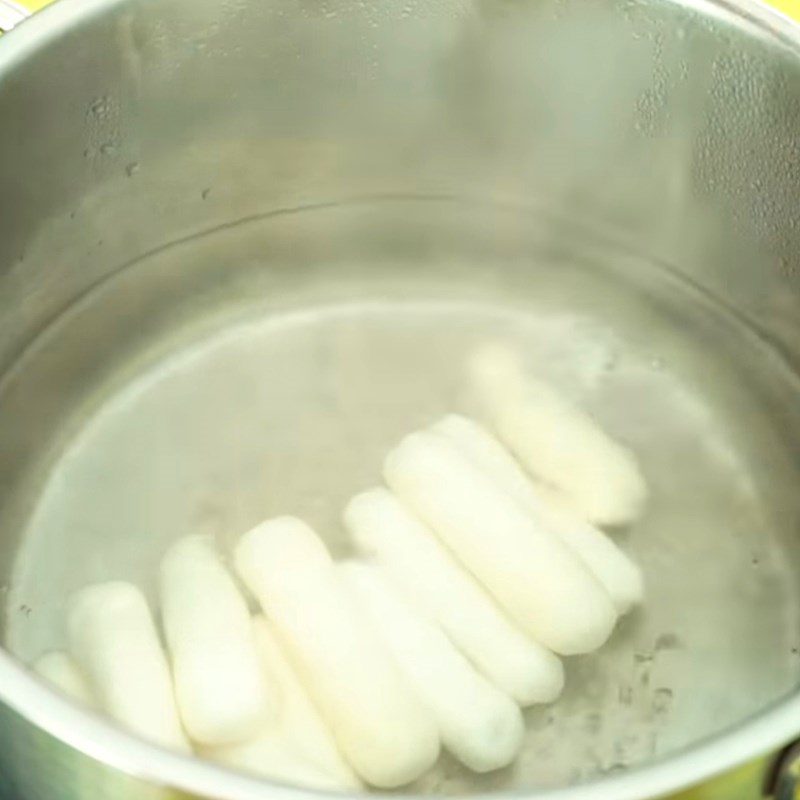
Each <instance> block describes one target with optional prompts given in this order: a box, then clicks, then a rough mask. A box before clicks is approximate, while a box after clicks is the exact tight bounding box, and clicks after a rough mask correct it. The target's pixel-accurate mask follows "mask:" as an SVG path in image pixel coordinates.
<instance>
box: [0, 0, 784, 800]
mask: <svg viewBox="0 0 800 800" xmlns="http://www.w3.org/2000/svg"><path fill="white" fill-rule="evenodd" d="M670 1H671V2H675V3H676V4H677V5H680V6H683V7H686V8H689V9H691V10H693V11H697V12H699V13H704V14H707V15H712V16H715V17H722V18H723V19H724V20H725V21H726V22H727V23H729V24H735V25H739V26H744V27H745V28H746V29H747V31H748V32H749V33H751V34H753V35H757V36H760V37H762V38H766V39H768V40H770V41H771V42H773V43H776V44H780V45H782V47H783V48H785V49H788V50H789V51H791V53H792V54H793V55H794V56H796V57H798V58H800V26H798V25H796V24H795V23H794V22H792V21H791V20H790V19H789V18H788V17H786V16H785V15H783V14H782V13H780V12H778V11H776V10H775V9H773V8H770V7H768V6H766V5H765V4H762V3H761V2H759V0H670ZM126 2H128V0H58V2H56V3H54V4H53V5H51V6H48V7H46V8H45V9H43V10H42V11H40V12H37V13H36V14H35V15H34V16H33V17H32V18H31V19H29V20H27V21H25V23H24V24H23V25H21V26H19V27H18V28H17V29H15V31H14V33H13V35H10V36H9V35H6V36H4V37H3V38H2V41H0V86H2V82H3V79H4V76H6V75H9V74H11V73H12V72H13V70H14V68H15V67H16V66H19V65H21V64H22V63H24V61H25V60H26V59H27V58H29V57H32V56H34V55H35V54H36V53H37V52H39V51H41V50H42V49H43V48H45V47H47V46H48V44H49V43H50V42H51V41H53V40H54V39H56V38H58V37H60V36H62V35H63V33H64V32H65V30H67V29H69V28H70V27H72V26H74V25H77V24H79V23H81V22H84V21H87V20H89V19H91V18H92V17H94V16H95V15H98V14H101V13H103V12H105V11H107V10H108V9H110V8H113V7H115V6H118V5H122V4H124V3H126ZM0 701H1V702H3V703H5V704H6V705H7V706H8V707H9V708H11V709H13V710H14V711H15V712H16V713H17V714H19V715H20V716H21V717H22V718H23V719H25V720H26V721H28V722H30V723H31V724H33V725H35V726H36V727H38V728H40V729H42V730H44V731H45V732H47V733H48V734H50V735H51V736H53V737H55V738H56V739H58V740H60V741H61V742H64V743H65V744H67V745H69V746H70V747H72V748H74V749H76V750H78V751H79V752H81V753H83V754H84V755H86V756H89V757H90V758H92V759H95V760H97V761H99V762H101V763H102V764H104V765H106V766H108V767H111V768H114V769H117V770H119V771H121V772H122V773H124V774H126V775H128V776H130V777H132V778H136V779H139V780H142V781H145V782H148V783H151V784H153V785H157V786H161V787H163V788H164V789H167V790H169V789H173V790H179V791H183V792H190V793H193V794H196V795H198V796H199V797H208V798H212V797H213V798H214V799H215V800H263V798H264V796H265V786H269V792H270V796H271V797H272V798H274V800H300V798H304V800H307V798H308V797H309V796H319V795H330V796H331V797H343V796H344V797H348V796H349V797H352V798H354V800H355V798H357V797H359V796H360V795H357V794H352V793H351V794H349V795H348V794H343V793H332V792H327V791H322V790H306V789H299V788H296V787H291V786H287V785H284V784H281V783H277V782H270V781H265V779H263V778H257V777H249V776H247V775H244V774H241V773H237V772H234V771H232V770H229V769H226V768H224V767H221V766H217V765H214V764H211V763H208V762H203V761H200V760H199V759H195V758H192V757H190V756H186V755H181V754H179V753H173V752H169V751H167V750H164V749H162V748H161V747H158V746H157V745H153V744H150V743H148V742H146V741H144V740H142V739H139V738H138V737H136V736H135V735H133V734H130V733H127V732H125V731H124V730H122V729H120V728H118V727H117V726H115V725H114V724H113V723H112V722H110V721H108V720H106V719H105V718H103V717H101V716H100V715H98V714H95V713H93V712H91V711H88V710H85V709H80V708H78V707H77V706H75V705H74V704H73V703H71V702H70V701H68V700H66V699H65V698H63V697H62V696H61V695H60V694H58V693H57V692H55V691H54V690H53V689H51V688H50V687H48V686H46V685H45V684H44V683H42V682H41V680H40V679H38V678H36V677H35V676H34V675H33V674H32V673H31V672H30V671H29V670H28V669H27V668H26V667H25V666H24V665H22V664H21V663H20V662H19V661H18V660H17V659H16V658H14V657H13V656H12V655H11V654H10V653H8V652H7V651H6V650H5V649H2V648H0ZM799 734H800V692H795V693H792V694H790V695H787V696H786V697H785V698H783V699H781V700H778V701H776V702H775V703H774V704H772V705H770V706H768V707H767V708H765V709H763V710H761V711H760V712H758V713H756V714H755V715H752V716H750V717H748V718H747V719H745V720H743V721H742V722H740V723H738V724H737V725H735V726H733V727H731V728H729V729H726V730H724V731H722V732H720V733H718V734H715V735H713V736H711V737H708V738H706V739H703V740H701V741H699V742H698V743H696V744H695V745H693V746H691V747H688V748H685V749H683V750H681V751H679V752H677V753H673V754H671V755H669V756H665V757H663V758H660V759H657V760H655V761H652V762H648V763H646V764H642V765H639V766H635V767H631V768H630V769H627V770H625V771H624V772H620V773H615V774H614V775H609V776H605V777H602V778H600V779H599V780H595V781H593V782H591V783H586V784H582V785H577V786H571V787H564V788H560V789H555V790H545V791H535V790H534V791H531V790H519V789H517V790H507V791H501V792H492V793H481V794H470V795H462V796H460V800H495V798H498V797H501V798H505V799H506V800H515V799H516V798H520V799H521V798H525V800H534V799H535V800H608V798H609V797H613V798H614V800H641V798H644V797H649V798H655V797H661V796H664V795H667V794H671V793H674V792H676V791H680V790H682V789H685V788H687V787H689V786H692V785H694V784H697V783H701V782H702V781H704V780H707V779H709V778H711V777H713V776H715V775H718V774H720V773H723V772H726V771H728V770H731V769H734V768H736V767H737V766H741V765H743V764H744V763H746V762H747V761H749V760H752V759H755V758H757V757H760V756H763V755H764V754H766V753H769V752H770V751H773V750H775V749H777V748H779V747H781V746H783V745H785V744H786V743H787V742H788V741H790V740H791V739H793V738H795V737H797V736H798V735H799ZM76 769H77V770H80V769H82V767H81V766H76ZM374 796H376V797H385V798H386V800H406V799H407V800H411V799H412V798H417V797H419V795H414V794H408V793H401V794H398V793H392V794H388V793H380V792H377V793H374ZM454 800H459V796H456V798H455V799H454Z"/></svg>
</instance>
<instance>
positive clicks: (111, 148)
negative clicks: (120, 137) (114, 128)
mask: <svg viewBox="0 0 800 800" xmlns="http://www.w3.org/2000/svg"><path fill="white" fill-rule="evenodd" d="M116 152H117V146H116V145H115V144H114V143H113V142H105V143H103V144H101V145H100V155H101V156H113V155H114V154H115V153H116Z"/></svg>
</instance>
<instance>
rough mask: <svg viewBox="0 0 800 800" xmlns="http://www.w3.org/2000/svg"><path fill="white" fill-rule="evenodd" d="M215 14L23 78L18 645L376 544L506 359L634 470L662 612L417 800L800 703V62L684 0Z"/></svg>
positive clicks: (15, 527) (588, 661)
mask: <svg viewBox="0 0 800 800" xmlns="http://www.w3.org/2000/svg"><path fill="white" fill-rule="evenodd" d="M189 11H190V9H189V6H188V4H186V3H182V2H177V0H173V1H171V2H166V3H165V2H163V0H162V1H161V2H158V3H155V2H150V3H148V2H138V3H134V2H129V3H121V2H120V3H116V4H112V5H110V6H109V7H108V8H107V9H106V10H104V12H103V13H102V14H101V13H93V12H92V11H91V10H89V11H86V12H85V14H84V16H83V18H81V19H79V20H77V21H75V22H74V25H73V29H72V32H71V33H70V34H69V35H65V36H63V37H62V38H60V39H58V40H57V41H54V42H52V43H51V45H50V47H48V48H47V49H43V50H41V51H36V52H32V53H29V54H26V53H25V52H24V50H22V49H21V50H20V52H19V53H13V52H12V55H11V57H10V58H9V60H8V61H7V62H3V61H2V59H0V119H2V121H3V122H2V125H0V152H2V153H7V152H8V153H12V154H13V157H11V158H4V159H3V160H1V161H0V197H2V200H0V203H2V204H3V206H2V214H0V320H2V322H0V359H2V360H3V363H4V365H5V367H4V377H3V380H2V383H0V524H1V525H2V531H3V535H2V541H0V552H1V553H2V556H3V557H2V564H0V568H2V571H3V574H2V580H3V582H4V586H5V589H6V593H5V597H6V602H5V615H4V617H5V620H4V633H5V638H6V642H7V645H8V647H9V648H10V649H11V651H12V652H13V653H14V654H16V655H18V656H19V657H20V658H22V659H23V660H29V659H31V658H32V657H35V656H36V655H38V654H39V653H40V652H41V651H42V650H43V649H44V648H46V647H50V646H53V645H54V644H59V636H60V635H61V634H60V631H61V630H62V629H63V604H64V598H65V597H66V595H67V594H68V593H69V592H70V591H71V590H73V589H74V588H76V587H79V586H81V585H83V584H85V583H86V582H87V581H90V580H98V579H105V578H130V579H134V580H137V581H140V582H142V583H143V585H145V586H146V587H147V588H148V589H149V590H152V586H151V583H150V582H151V580H152V575H153V570H154V566H155V564H156V563H157V559H158V556H159V555H160V553H161V552H162V551H163V549H164V547H165V546H166V545H167V543H168V542H170V541H171V540H172V539H174V538H176V537H178V536H180V535H183V534H185V533H189V532H196V531H205V532H209V533H213V534H214V535H215V536H217V537H218V539H219V541H220V542H221V543H223V544H230V543H231V542H232V541H233V540H234V539H235V537H236V536H237V535H238V534H240V533H241V532H243V531H244V530H246V529H247V528H248V527H249V526H250V525H252V524H253V523H255V522H256V521H258V520H259V519H261V518H263V517H265V516H267V515H271V514H277V513H298V514H301V515H303V516H305V517H306V518H308V519H309V521H311V522H313V523H315V524H316V525H318V526H319V529H320V530H321V531H322V532H323V533H324V534H325V535H326V537H327V538H328V540H329V541H330V543H331V545H332V547H333V548H334V550H336V552H345V551H346V543H345V541H344V537H343V535H342V532H341V529H340V526H339V522H338V512H339V510H340V508H341V505H342V503H343V501H344V500H345V499H346V498H347V497H349V496H350V495H351V494H352V493H353V492H355V491H357V490H360V489H363V488H366V487H368V486H369V485H371V484H373V483H374V482H376V481H377V480H378V478H379V464H380V457H381V455H382V454H383V453H385V451H386V449H387V448H388V447H389V446H391V444H392V443H393V442H394V441H395V440H396V439H397V438H398V437H399V436H400V435H402V434H403V433H405V432H408V431H410V430H412V429H414V428H415V427H417V426H419V425H422V424H424V423H425V422H426V421H428V420H430V419H432V418H434V417H435V416H436V415H437V414H441V413H444V412H445V411H447V410H451V409H462V410H465V411H470V410H471V406H470V401H469V398H468V396H466V394H465V392H464V387H463V370H462V364H463V360H464V357H465V355H466V354H467V352H468V351H469V349H470V348H471V347H472V346H473V345H474V344H476V343H478V342H480V341H482V340H484V339H485V338H487V337H502V338H505V339H508V340H511V341H513V342H516V343H518V344H519V345H520V346H522V347H524V348H525V350H526V352H528V353H529V354H530V356H531V358H532V359H533V360H535V361H536V363H537V364H538V365H539V367H540V368H541V369H542V370H543V371H544V372H546V373H547V374H548V375H549V376H550V377H551V378H552V379H553V380H554V381H555V382H557V383H559V384H560V385H561V386H563V388H564V389H565V391H567V392H569V393H571V394H572V395H573V396H574V397H576V398H577V399H579V400H580V402H582V403H584V404H585V405H586V406H587V407H588V408H590V409H591V410H592V411H593V412H594V413H595V414H596V415H597V416H598V418H599V419H601V420H602V422H603V423H604V424H605V425H606V426H607V427H608V428H609V429H610V430H612V431H613V432H614V433H616V434H617V435H619V436H620V438H621V439H623V440H624V441H626V442H628V443H629V444H630V445H631V446H632V447H633V448H634V449H636V451H637V452H639V453H641V457H642V462H643V465H644V469H645V471H646V473H647V476H648V479H649V481H650V483H651V486H652V491H653V502H652V504H651V507H650V509H649V511H648V514H647V515H646V517H645V518H644V519H643V521H642V522H641V523H640V524H638V525H637V526H636V527H635V528H634V529H632V530H630V531H626V532H621V533H620V534H619V536H620V538H621V541H623V542H624V544H625V546H626V547H627V548H629V549H630V550H631V552H633V553H634V554H635V556H636V558H637V559H638V560H640V561H641V563H642V564H643V567H644V569H645V572H646V577H647V582H648V600H647V604H646V607H645V608H644V609H643V610H642V611H640V612H637V613H636V614H635V615H633V616H632V617H630V618H629V619H627V620H626V621H625V623H624V624H623V625H622V627H621V628H620V630H619V631H618V633H617V634H616V636H615V638H614V640H613V642H612V643H611V645H610V646H609V647H608V648H607V650H605V651H603V653H602V654H600V655H598V656H594V657H590V658H585V659H571V660H570V662H569V665H568V670H569V678H568V680H569V690H568V692H567V694H566V695H565V697H564V698H563V700H561V701H560V702H559V703H558V704H557V705H555V706H553V707H552V708H545V709H537V710H534V711H532V712H530V713H529V719H528V722H529V725H528V744H527V746H526V750H525V755H524V757H523V758H522V759H521V760H520V762H519V763H518V764H517V765H516V766H515V767H514V768H513V769H510V770H507V771H504V772H501V773H497V774H493V775H491V776H486V777H483V778H480V779H476V778H475V777H474V776H467V775H466V774H465V773H463V772H461V771H460V770H458V769H457V768H456V767H455V766H454V765H453V764H449V763H445V764H443V765H441V767H440V768H438V769H437V771H436V772H435V773H434V774H432V775H431V776H429V777H428V778H426V779H425V781H424V782H423V785H422V786H421V787H420V788H423V789H426V790H434V789H436V790H443V791H457V790H464V789H481V788H497V787H508V786H520V787H526V788H527V787H541V786H560V785H564V784H568V783H572V782H575V781H579V780H587V779H591V778H593V777H595V776H597V775H599V774H602V773H606V772H609V771H614V770H617V769H620V768H624V767H627V766H631V765H634V764H640V763H645V762H647V761H649V760H651V759H653V758H655V757H658V756H663V755H667V754H670V753H673V752H675V751H677V750H679V749H681V748H684V747H687V746H689V745H691V744H692V743H694V742H696V741H698V740H700V739H702V738H704V737H706V736H709V735H712V734H716V733H719V732H720V731H722V730H724V729H726V728H728V727H730V726H732V725H734V724H737V723H739V722H741V721H743V720H744V719H746V718H747V716H748V715H750V714H751V713H754V712H756V711H758V710H759V709H761V708H763V707H765V706H766V705H768V704H770V703H772V702H775V701H777V700H778V699H779V698H781V697H782V696H784V695H786V694H787V693H788V692H790V691H793V690H794V688H795V687H796V684H797V680H798V675H799V674H800V655H798V649H799V648H800V628H799V627H798V619H797V608H798V600H799V599H800V598H798V597H797V594H798V587H799V585H800V578H799V576H800V559H798V555H797V553H798V548H797V543H796V535H797V534H796V532H797V529H798V521H800V497H798V493H797V491H796V486H797V481H798V478H799V477H800V476H799V475H798V471H799V470H798V452H799V451H800V445H799V443H800V403H798V379H797V376H796V374H795V372H794V366H795V365H796V364H797V363H798V356H800V333H799V332H798V320H800V315H798V310H799V309H798V303H800V294H799V293H798V287H799V286H800V284H799V283H798V280H800V279H798V278H796V277H795V276H796V275H798V274H800V261H799V260H798V258H799V257H798V253H800V241H798V232H797V231H798V230H800V227H798V226H796V225H795V224H794V223H795V221H796V216H795V215H796V214H797V212H798V209H800V202H798V201H800V196H799V195H800V188H798V187H800V175H798V170H800V141H798V135H797V133H796V130H800V125H798V124H797V123H798V122H800V119H798V112H800V107H798V105H797V101H796V99H795V98H796V97H797V96H800V71H798V66H797V64H798V62H797V59H796V56H795V55H794V54H793V53H792V52H791V51H790V49H789V48H788V46H784V45H783V44H782V43H781V42H780V41H779V39H778V37H777V35H772V34H769V33H768V32H766V31H764V30H762V29H760V28H759V27H758V25H757V24H756V23H755V22H751V23H744V22H741V21H738V22H735V21H734V20H733V19H728V18H727V17H726V15H725V14H724V13H723V12H721V11H719V10H718V11H717V13H715V15H714V16H706V15H704V14H703V13H701V11H698V10H697V9H695V10H689V9H686V8H683V7H680V6H677V5H672V4H666V3H656V4H649V3H642V4H633V3H627V2H626V3H619V4H617V3H601V4H596V5H593V6H592V7H591V8H587V6H586V4H585V3H577V2H576V3H570V2H566V3H530V4H529V3H522V2H520V3H491V2H482V3H481V2H476V3H467V2H459V3H448V2H443V3H437V4H435V5H429V4H425V3H419V4H414V3H412V4H404V5H402V6H401V5H397V6H396V7H395V6H394V5H393V4H391V3H389V4H386V5H385V6H384V5H383V4H382V6H381V9H380V11H378V10H375V9H374V8H372V7H370V6H368V5H350V4H347V3H341V4H337V3H332V4H327V5H326V6H324V7H321V6H319V5H318V4H313V7H312V4H304V3H299V4H295V3H293V4H291V5H290V4H288V3H287V4H282V3H280V2H274V3H262V4H254V3H249V4H236V3H230V4H217V3H213V4H212V3H205V2H202V3H193V4H192V6H191V13H189ZM31 24H36V22H34V23H31ZM23 33H24V31H22V32H20V34H19V35H20V36H22V35H23ZM8 40H9V41H11V40H12V37H8ZM6 46H9V48H10V45H8V42H4V43H3V44H2V45H0V56H2V53H3V48H4V47H6ZM9 52H10V50H9ZM23 56H24V59H23ZM17 61H18V62H19V63H15V62H17ZM67 65H68V67H69V68H68V69H67V68H66V66H67ZM12 68H13V70H12ZM53 120H59V121H61V122H62V123H63V124H58V125H56V124H54V123H53Z"/></svg>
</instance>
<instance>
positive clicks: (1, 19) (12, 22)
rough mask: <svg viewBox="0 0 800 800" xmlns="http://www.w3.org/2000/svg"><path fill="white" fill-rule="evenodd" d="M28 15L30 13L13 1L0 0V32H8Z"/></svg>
mask: <svg viewBox="0 0 800 800" xmlns="http://www.w3.org/2000/svg"><path fill="white" fill-rule="evenodd" d="M29 15H30V12H29V11H28V10H27V9H26V8H24V7H23V6H21V5H19V3H15V2H14V0H0V32H2V31H10V30H11V29H12V28H15V27H16V26H17V25H19V23H20V22H22V21H23V20H24V19H27V18H28V16H29Z"/></svg>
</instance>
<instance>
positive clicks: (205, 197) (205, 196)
mask: <svg viewBox="0 0 800 800" xmlns="http://www.w3.org/2000/svg"><path fill="white" fill-rule="evenodd" d="M210 194H211V188H210V187H209V188H206V189H203V191H202V192H200V197H202V198H203V200H208V196H209V195H210Z"/></svg>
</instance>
